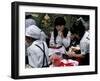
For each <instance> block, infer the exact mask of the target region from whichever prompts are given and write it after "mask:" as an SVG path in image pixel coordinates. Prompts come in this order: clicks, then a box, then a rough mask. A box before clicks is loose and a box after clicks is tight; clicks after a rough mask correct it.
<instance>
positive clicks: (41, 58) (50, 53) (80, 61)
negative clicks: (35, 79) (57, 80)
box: [25, 17, 90, 68]
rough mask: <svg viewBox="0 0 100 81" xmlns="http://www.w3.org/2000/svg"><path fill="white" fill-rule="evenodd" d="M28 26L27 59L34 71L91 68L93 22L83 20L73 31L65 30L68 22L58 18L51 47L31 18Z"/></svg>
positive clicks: (55, 22) (79, 21)
mask: <svg viewBox="0 0 100 81" xmlns="http://www.w3.org/2000/svg"><path fill="white" fill-rule="evenodd" d="M28 22H29V23H28ZM25 24H26V25H25V26H26V33H25V38H26V39H25V46H26V57H28V58H27V60H28V64H29V66H31V67H32V68H42V67H50V66H52V67H57V66H58V67H59V66H73V65H89V40H90V39H89V23H86V22H85V21H84V20H83V18H82V17H80V18H79V19H77V21H76V22H74V23H73V25H72V27H71V28H70V30H68V29H67V28H66V27H65V24H66V21H65V19H64V18H63V17H57V18H56V19H55V21H54V31H53V32H51V36H50V41H49V46H47V43H46V35H45V33H44V32H43V31H42V30H41V29H40V28H39V27H38V26H36V22H34V20H32V19H30V18H28V19H26V21H25Z"/></svg>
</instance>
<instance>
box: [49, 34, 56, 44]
mask: <svg viewBox="0 0 100 81" xmlns="http://www.w3.org/2000/svg"><path fill="white" fill-rule="evenodd" d="M54 44H55V43H54V33H53V32H52V33H51V37H50V42H49V45H54Z"/></svg>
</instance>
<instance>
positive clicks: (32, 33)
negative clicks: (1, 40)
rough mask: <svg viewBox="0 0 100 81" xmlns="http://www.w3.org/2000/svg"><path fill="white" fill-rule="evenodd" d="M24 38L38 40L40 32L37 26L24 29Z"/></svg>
mask: <svg viewBox="0 0 100 81" xmlns="http://www.w3.org/2000/svg"><path fill="white" fill-rule="evenodd" d="M25 36H28V37H32V38H35V39H40V37H41V30H40V29H39V28H38V27H37V26H35V25H31V26H29V27H27V28H26V33H25Z"/></svg>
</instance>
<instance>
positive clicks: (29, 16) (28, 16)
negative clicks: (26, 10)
mask: <svg viewBox="0 0 100 81" xmlns="http://www.w3.org/2000/svg"><path fill="white" fill-rule="evenodd" d="M30 18H31V19H32V18H33V17H32V15H26V16H25V19H30Z"/></svg>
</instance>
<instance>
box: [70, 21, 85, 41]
mask: <svg viewBox="0 0 100 81" xmlns="http://www.w3.org/2000/svg"><path fill="white" fill-rule="evenodd" d="M70 31H71V33H72V34H77V35H79V37H80V40H81V38H82V37H83V35H84V33H85V27H84V25H83V23H82V22H81V21H77V22H74V23H73V25H72V27H71V29H70Z"/></svg>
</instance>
